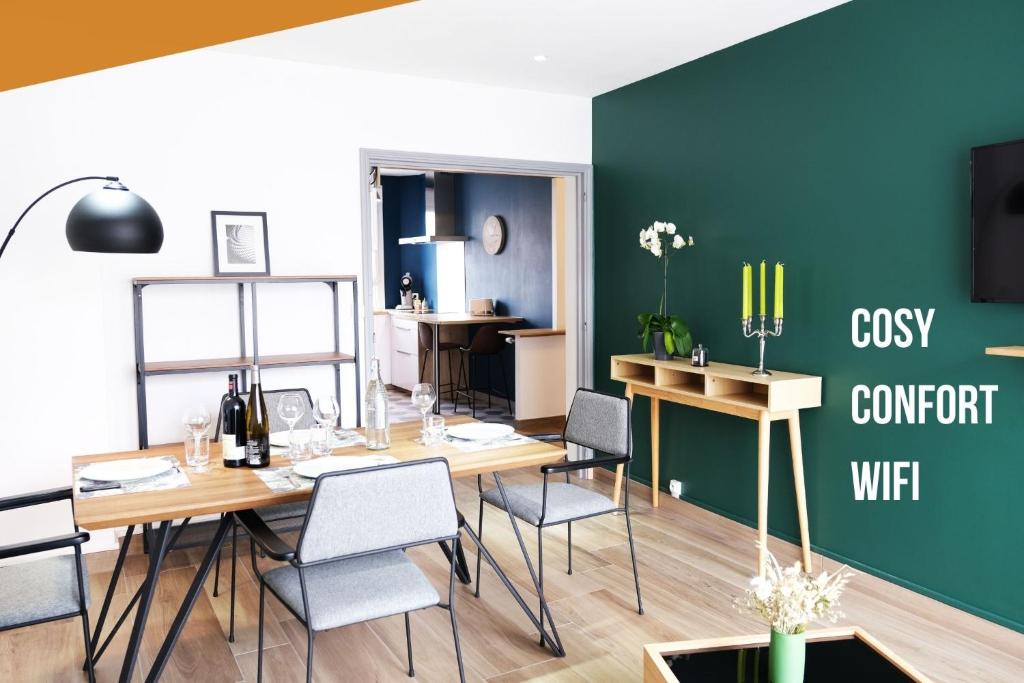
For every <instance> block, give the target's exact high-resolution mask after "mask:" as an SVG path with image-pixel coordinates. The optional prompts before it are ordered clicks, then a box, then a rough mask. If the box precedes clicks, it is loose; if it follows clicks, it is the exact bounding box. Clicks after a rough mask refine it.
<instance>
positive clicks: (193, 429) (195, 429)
mask: <svg viewBox="0 0 1024 683" xmlns="http://www.w3.org/2000/svg"><path fill="white" fill-rule="evenodd" d="M210 421H211V419H210V411H209V410H207V409H206V406H205V405H203V404H202V403H196V404H193V405H190V406H189V407H188V408H186V409H185V412H184V414H183V415H182V416H181V423H182V424H183V425H185V431H187V432H188V435H189V440H190V441H191V442H192V452H194V453H199V452H201V451H202V444H201V441H202V439H203V436H204V435H205V434H206V430H207V429H208V428H209V427H210ZM207 457H209V456H207ZM196 471H197V472H198V471H200V470H196Z"/></svg>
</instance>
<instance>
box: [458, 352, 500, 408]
mask: <svg viewBox="0 0 1024 683" xmlns="http://www.w3.org/2000/svg"><path fill="white" fill-rule="evenodd" d="M472 346H473V344H472V342H470V344H469V346H464V347H461V348H460V349H459V372H458V374H457V375H456V380H457V384H456V387H455V400H454V405H453V406H452V413H453V414H457V413H458V412H459V396H465V397H466V404H467V405H468V406H469V408H470V411H471V413H472V416H473V418H474V419H475V418H476V391H477V388H476V387H475V386H474V385H473V376H474V374H475V373H474V372H473V366H474V363H473V361H474V359H478V358H486V359H487V362H486V366H485V367H486V368H487V407H488V408H490V407H491V400H492V399H493V398H495V397H496V398H503V399H505V402H506V403H507V404H508V412H509V414H510V415H512V414H513V411H512V393H511V391H509V387H510V385H509V383H508V373H507V372H506V370H505V355H504V353H494V354H478V353H473V351H472ZM494 356H497V357H498V367H499V368H500V369H501V383H502V386H503V389H502V391H501V393H496V391H497V390H496V389H495V387H494V384H493V383H492V381H491V378H492V377H493V375H494V367H493V358H494ZM463 380H465V384H463Z"/></svg>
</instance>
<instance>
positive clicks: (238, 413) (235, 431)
mask: <svg viewBox="0 0 1024 683" xmlns="http://www.w3.org/2000/svg"><path fill="white" fill-rule="evenodd" d="M220 424H221V430H220V444H221V451H222V453H223V456H224V467H242V466H244V465H245V446H246V438H245V401H243V400H242V397H241V396H239V395H238V375H235V374H230V375H228V395H227V396H225V397H224V401H223V402H222V403H221V406H220Z"/></svg>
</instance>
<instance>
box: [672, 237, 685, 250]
mask: <svg viewBox="0 0 1024 683" xmlns="http://www.w3.org/2000/svg"><path fill="white" fill-rule="evenodd" d="M672 246H673V247H674V248H675V249H682V248H683V247H684V246H686V240H684V239H683V236H682V235H676V236H675V237H673V238H672Z"/></svg>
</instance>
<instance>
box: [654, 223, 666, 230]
mask: <svg viewBox="0 0 1024 683" xmlns="http://www.w3.org/2000/svg"><path fill="white" fill-rule="evenodd" d="M654 230H655V231H656V232H665V224H664V223H662V222H661V221H654Z"/></svg>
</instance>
